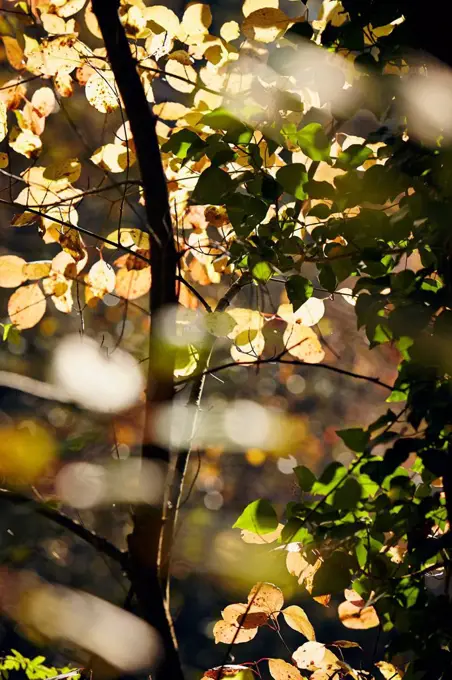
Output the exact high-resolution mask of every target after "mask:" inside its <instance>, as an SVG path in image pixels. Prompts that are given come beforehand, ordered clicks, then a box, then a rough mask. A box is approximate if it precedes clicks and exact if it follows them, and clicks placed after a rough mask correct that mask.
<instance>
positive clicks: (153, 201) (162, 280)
mask: <svg viewBox="0 0 452 680" xmlns="http://www.w3.org/2000/svg"><path fill="white" fill-rule="evenodd" d="M92 6H93V11H94V14H95V16H96V19H97V21H98V24H99V28H100V31H101V33H102V37H103V40H104V43H105V48H106V51H107V56H108V60H109V62H110V65H111V68H112V71H113V74H114V77H115V81H116V84H117V87H118V89H119V93H120V95H121V98H122V101H123V102H124V109H125V112H126V115H127V117H128V119H129V123H130V128H131V132H132V136H133V140H134V144H135V149H136V154H137V161H138V165H139V168H140V173H141V179H142V182H143V194H144V199H145V206H146V219H147V225H148V229H149V234H150V259H151V271H152V286H151V291H150V306H149V307H150V312H151V317H152V324H151V331H150V352H149V368H148V380H147V390H146V394H147V401H146V418H145V427H144V442H143V450H142V456H143V458H144V459H152V460H160V461H161V462H162V463H164V464H166V465H168V463H169V452H168V450H167V449H163V448H161V447H159V446H156V445H155V444H152V443H148V441H147V439H148V438H149V434H150V432H151V425H152V423H151V417H152V412H153V410H154V408H153V407H154V406H155V405H156V404H161V403H164V402H168V401H171V400H172V398H173V395H174V379H173V365H172V363H173V362H172V361H171V360H169V361H165V369H166V370H165V373H164V375H163V374H162V372H161V371H160V372H159V371H157V370H156V369H157V368H158V366H159V364H161V357H160V358H159V357H157V356H156V351H157V347H158V340H157V337H156V329H157V323H155V320H156V315H157V314H158V313H159V312H160V311H161V310H162V308H164V307H166V306H168V305H175V304H177V295H176V265H177V253H176V248H175V244H174V237H173V229H172V224H171V217H170V208H169V203H168V193H167V186H166V178H165V174H164V171H163V167H162V162H161V158H160V150H159V145H158V139H157V134H156V129H155V124H156V119H155V117H154V115H153V114H152V112H151V109H150V107H149V104H148V102H147V100H146V97H145V93H144V90H143V87H142V84H141V81H140V77H139V75H138V72H137V69H136V62H135V60H134V58H133V56H132V53H131V51H130V47H129V43H128V40H127V37H126V34H125V31H124V28H123V26H122V25H121V22H120V20H119V15H118V10H119V0H93V3H92ZM162 514H163V507H160V508H158V507H157V508H155V507H152V506H150V505H145V506H140V507H139V508H137V509H136V510H135V513H134V526H133V531H132V533H131V534H130V535H129V537H128V543H129V552H130V577H131V582H132V587H133V589H134V591H135V593H136V596H137V601H138V605H139V607H140V613H141V615H142V616H143V618H145V619H146V620H147V621H148V622H149V623H150V624H151V625H152V626H154V628H155V629H156V630H157V631H158V632H159V634H160V636H161V639H162V645H163V652H164V658H163V660H162V662H161V663H160V665H159V666H158V668H157V669H155V672H154V673H153V678H154V680H168V679H169V678H171V680H182V679H183V673H182V669H181V666H180V660H179V655H178V653H177V645H176V641H175V639H174V636H173V634H172V628H171V623H170V620H171V617H170V615H169V612H168V610H166V609H165V604H164V598H163V595H162V591H161V588H160V582H159V573H158V553H159V543H160V533H161V528H162V524H163V519H162Z"/></svg>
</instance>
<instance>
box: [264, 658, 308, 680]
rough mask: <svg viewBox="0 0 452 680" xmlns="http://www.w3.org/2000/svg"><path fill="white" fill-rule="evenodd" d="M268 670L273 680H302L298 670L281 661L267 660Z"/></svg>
mask: <svg viewBox="0 0 452 680" xmlns="http://www.w3.org/2000/svg"><path fill="white" fill-rule="evenodd" d="M268 670H269V671H270V675H271V676H272V678H273V680H302V678H303V676H302V675H301V673H300V671H299V670H298V668H296V667H295V666H292V664H290V663H287V661H283V660H282V659H269V660H268Z"/></svg>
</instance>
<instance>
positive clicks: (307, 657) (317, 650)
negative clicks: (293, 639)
mask: <svg viewBox="0 0 452 680" xmlns="http://www.w3.org/2000/svg"><path fill="white" fill-rule="evenodd" d="M292 658H293V660H294V661H295V663H296V664H297V666H298V668H305V669H306V670H308V671H316V670H322V671H333V670H339V669H340V668H341V662H340V660H339V659H338V658H337V656H336V655H335V654H333V652H331V651H330V650H329V649H327V648H326V647H325V645H324V644H322V643H321V642H313V641H312V642H311V641H310V642H305V643H304V645H301V647H298V649H297V650H296V651H295V652H294V654H293V657H292Z"/></svg>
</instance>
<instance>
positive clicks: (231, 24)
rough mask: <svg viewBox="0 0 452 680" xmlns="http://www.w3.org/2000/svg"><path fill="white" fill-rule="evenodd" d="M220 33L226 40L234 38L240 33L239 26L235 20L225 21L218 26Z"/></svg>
mask: <svg viewBox="0 0 452 680" xmlns="http://www.w3.org/2000/svg"><path fill="white" fill-rule="evenodd" d="M220 35H221V37H222V38H223V40H226V42H229V41H230V40H236V39H237V38H238V37H239V35H240V26H239V25H238V23H237V22H236V21H227V22H226V23H225V24H223V26H222V27H221V28H220Z"/></svg>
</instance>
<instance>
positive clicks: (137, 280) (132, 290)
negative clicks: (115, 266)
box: [115, 267, 151, 300]
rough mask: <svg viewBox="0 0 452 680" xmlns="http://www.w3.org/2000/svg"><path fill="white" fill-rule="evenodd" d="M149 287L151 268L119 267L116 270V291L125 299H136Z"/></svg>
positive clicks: (144, 293)
mask: <svg viewBox="0 0 452 680" xmlns="http://www.w3.org/2000/svg"><path fill="white" fill-rule="evenodd" d="M150 287H151V268H150V267H145V268H144V269H139V270H137V269H131V270H128V269H126V268H125V267H121V269H119V270H118V271H117V272H116V286H115V290H116V293H117V294H118V295H119V296H120V297H122V298H124V299H125V300H136V299H137V298H139V297H141V296H142V295H146V293H147V292H148V291H149V289H150Z"/></svg>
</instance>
